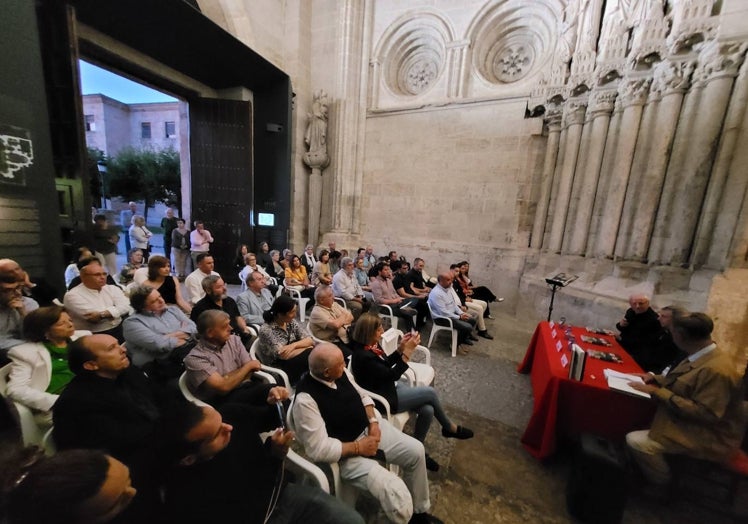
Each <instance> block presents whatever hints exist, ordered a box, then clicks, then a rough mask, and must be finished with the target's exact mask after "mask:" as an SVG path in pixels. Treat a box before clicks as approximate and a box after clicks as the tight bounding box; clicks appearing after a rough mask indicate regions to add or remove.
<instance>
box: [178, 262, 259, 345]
mask: <svg viewBox="0 0 748 524" xmlns="http://www.w3.org/2000/svg"><path fill="white" fill-rule="evenodd" d="M202 286H203V291H205V296H204V297H203V298H201V299H200V300H199V301H198V302H197V304H195V307H193V308H192V312H191V313H190V319H192V321H193V322H197V319H198V318H200V315H201V314H202V313H203V312H204V311H208V310H209V309H212V310H219V311H224V312H225V313H227V314H228V315H229V318H230V319H231V329H232V330H233V332H234V334H235V335H239V337H241V339H242V342H244V343H246V342H248V341H249V338H250V333H249V328H248V327H247V323H246V322H245V321H244V318H243V317H242V315H241V313H240V312H239V307H238V306H237V305H236V301H235V300H234V299H233V298H231V297H230V296H228V295H227V294H226V283H225V282H224V281H223V279H222V278H221V277H219V276H218V275H209V276H207V277H205V278H204V279H203V282H202Z"/></svg>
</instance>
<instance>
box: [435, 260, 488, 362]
mask: <svg viewBox="0 0 748 524" xmlns="http://www.w3.org/2000/svg"><path fill="white" fill-rule="evenodd" d="M437 280H438V284H437V285H436V286H434V289H433V290H431V293H429V299H428V302H429V306H431V311H433V313H434V315H436V316H437V317H444V318H450V319H452V325H453V326H454V328H455V329H456V330H457V343H458V344H460V345H466V346H472V345H473V343H472V342H471V341H470V339H469V337H470V335H471V334H472V332H473V328H474V327H475V323H476V320H475V318H474V317H472V316H470V314H468V313H467V312H465V311H463V310H462V308H461V307H460V303H459V301H458V299H457V298H456V295H455V293H453V292H452V281H453V280H454V276H453V275H452V272H451V271H444V272H442V273H439V277H438V279H437ZM476 340H477V339H476ZM461 350H462V352H464V351H465V348H464V347H463V348H461Z"/></svg>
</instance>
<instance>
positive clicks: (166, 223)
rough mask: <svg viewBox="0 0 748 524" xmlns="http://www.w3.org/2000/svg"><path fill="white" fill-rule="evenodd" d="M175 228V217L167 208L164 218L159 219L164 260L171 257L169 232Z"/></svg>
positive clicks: (171, 210) (172, 211) (170, 209)
mask: <svg viewBox="0 0 748 524" xmlns="http://www.w3.org/2000/svg"><path fill="white" fill-rule="evenodd" d="M176 228H177V217H175V216H174V210H173V209H172V208H168V209H167V210H166V216H165V217H164V218H162V219H161V229H163V230H164V256H165V257H166V258H169V257H171V232H172V231H174V230H175V229H176ZM172 265H173V262H172Z"/></svg>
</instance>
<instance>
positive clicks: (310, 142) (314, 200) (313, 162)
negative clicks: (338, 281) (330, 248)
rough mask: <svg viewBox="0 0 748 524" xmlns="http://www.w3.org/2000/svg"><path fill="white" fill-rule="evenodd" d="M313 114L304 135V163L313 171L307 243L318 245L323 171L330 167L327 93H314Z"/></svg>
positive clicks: (309, 114) (310, 182) (310, 185)
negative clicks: (306, 149) (305, 148)
mask: <svg viewBox="0 0 748 524" xmlns="http://www.w3.org/2000/svg"><path fill="white" fill-rule="evenodd" d="M312 99H313V102H312V112H311V113H307V117H308V118H309V124H308V125H307V128H306V133H304V142H305V143H306V145H307V147H309V151H307V152H306V153H304V157H303V159H304V163H305V164H306V165H307V166H309V167H310V168H311V169H312V173H311V175H310V177H309V214H308V222H307V242H308V243H309V244H312V245H317V241H318V240H319V221H320V210H321V208H322V170H323V169H325V168H326V167H327V166H328V165H330V157H329V156H328V154H327V107H328V105H329V103H330V102H329V100H328V98H327V93H325V92H324V91H322V90H320V91H317V92H316V93H314V96H313V98H312Z"/></svg>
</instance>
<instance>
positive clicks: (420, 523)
mask: <svg viewBox="0 0 748 524" xmlns="http://www.w3.org/2000/svg"><path fill="white" fill-rule="evenodd" d="M408 524H444V521H443V520H440V519H438V518H436V517H435V516H433V515H429V514H428V513H413V516H412V517H410V520H409V521H408Z"/></svg>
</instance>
